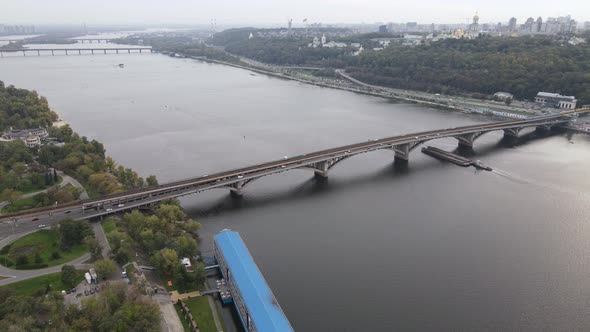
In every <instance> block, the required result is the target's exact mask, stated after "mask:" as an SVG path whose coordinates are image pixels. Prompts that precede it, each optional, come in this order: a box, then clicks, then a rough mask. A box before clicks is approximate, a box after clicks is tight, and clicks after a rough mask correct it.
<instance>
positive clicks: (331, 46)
mask: <svg viewBox="0 0 590 332" xmlns="http://www.w3.org/2000/svg"><path fill="white" fill-rule="evenodd" d="M346 46H348V45H346V43H339V42H335V41H329V42H327V43H324V45H323V47H327V48H334V47H336V48H342V47H346Z"/></svg>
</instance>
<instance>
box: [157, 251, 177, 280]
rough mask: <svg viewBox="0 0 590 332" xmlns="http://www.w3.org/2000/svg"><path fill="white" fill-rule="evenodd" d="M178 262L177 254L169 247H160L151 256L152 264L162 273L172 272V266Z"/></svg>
mask: <svg viewBox="0 0 590 332" xmlns="http://www.w3.org/2000/svg"><path fill="white" fill-rule="evenodd" d="M178 262H179V260H178V254H177V253H176V251H175V250H174V249H170V248H164V249H161V250H159V251H157V252H156V253H155V254H154V255H153V256H152V264H154V266H155V267H156V269H158V271H160V273H162V274H163V273H166V272H168V273H171V272H174V267H175V266H176V264H178Z"/></svg>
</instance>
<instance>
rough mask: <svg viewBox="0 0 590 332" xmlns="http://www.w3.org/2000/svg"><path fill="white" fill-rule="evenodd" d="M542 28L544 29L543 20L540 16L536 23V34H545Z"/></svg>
mask: <svg viewBox="0 0 590 332" xmlns="http://www.w3.org/2000/svg"><path fill="white" fill-rule="evenodd" d="M542 27H543V19H542V18H541V16H539V17H538V18H537V22H535V32H544V31H542V30H541V29H542Z"/></svg>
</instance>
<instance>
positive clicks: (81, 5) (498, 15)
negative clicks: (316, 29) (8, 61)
mask: <svg viewBox="0 0 590 332" xmlns="http://www.w3.org/2000/svg"><path fill="white" fill-rule="evenodd" d="M88 2H89V1H81V2H80V1H72V0H56V1H51V2H50V3H44V2H42V3H40V2H39V1H34V0H24V1H20V2H10V3H7V4H5V5H4V6H3V7H4V8H3V10H2V12H1V13H0V23H3V24H79V23H81V22H86V23H88V24H151V25H158V24H195V25H198V24H209V23H210V22H211V20H215V21H216V22H217V24H218V25H239V24H270V25H276V24H286V22H287V20H288V19H289V18H292V19H293V23H294V25H301V24H303V21H304V20H305V19H307V22H308V23H312V22H322V23H325V24H359V23H366V24H373V23H378V22H382V23H387V22H418V23H421V24H427V23H435V24H453V23H457V24H463V23H469V21H470V20H471V18H472V17H473V15H474V14H475V13H476V12H478V14H479V16H480V22H482V23H483V22H489V23H492V22H495V23H497V22H507V21H508V20H509V19H510V18H511V17H516V18H517V20H518V21H519V22H523V21H524V20H526V19H527V18H528V17H533V18H537V17H539V16H541V17H543V18H544V19H545V18H547V17H558V16H567V15H572V18H573V19H575V20H576V21H578V22H584V21H590V4H587V3H583V2H580V1H574V0H564V1H562V2H560V6H559V7H555V6H554V3H553V2H550V1H547V0H542V1H531V0H527V1H521V2H518V3H515V2H514V1H507V0H499V1H496V2H493V3H490V2H479V3H473V2H468V1H464V0H455V1H447V2H444V3H441V2H437V1H434V0H425V1H421V2H418V3H407V2H391V1H384V0H372V1H367V2H359V1H356V0H343V1H336V0H327V1H311V0H302V1H297V2H284V3H276V2H273V1H270V0H260V1H256V2H252V3H249V4H248V5H244V4H243V3H242V2H239V1H236V0H226V1H220V2H216V3H204V4H197V3H193V2H189V1H185V0H172V1H166V2H164V1H154V0H151V1H140V0H129V1H125V2H120V1H117V2H116V1H113V0H104V1H101V2H100V3H99V2H97V3H96V6H95V7H93V8H92V9H91V10H88V7H87V6H88V5H89V4H88ZM581 13H587V14H586V15H585V16H578V15H580V14H581Z"/></svg>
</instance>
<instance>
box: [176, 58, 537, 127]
mask: <svg viewBox="0 0 590 332" xmlns="http://www.w3.org/2000/svg"><path fill="white" fill-rule="evenodd" d="M181 56H182V57H184V58H189V59H194V60H200V61H204V62H209V63H216V64H221V65H226V66H231V67H235V68H240V69H245V70H250V71H253V72H256V73H259V74H264V75H268V76H272V77H277V78H283V79H288V80H293V81H297V82H300V83H305V84H310V85H315V86H319V87H325V88H331V89H337V90H345V91H349V92H353V93H359V94H364V95H370V96H374V97H380V98H386V99H390V100H398V101H404V102H409V103H417V104H422V105H426V106H430V107H435V108H443V109H446V110H450V111H460V112H469V113H479V114H484V115H492V116H496V117H500V118H506V119H515V118H520V117H523V116H534V115H541V114H542V113H541V112H540V111H536V110H533V109H527V108H523V107H518V108H516V107H509V106H507V105H502V104H499V103H498V104H489V103H485V102H483V101H475V100H467V99H465V98H461V97H457V96H440V95H437V94H429V93H426V92H419V91H409V90H401V89H393V88H387V87H382V86H376V85H371V84H367V83H364V82H361V81H359V80H357V79H354V78H353V77H351V76H350V75H347V74H346V73H345V72H344V70H339V69H337V70H335V72H336V74H337V75H339V76H340V77H342V78H343V79H345V80H346V81H348V82H350V83H351V84H345V82H344V81H342V80H334V79H328V78H318V77H314V76H312V75H309V74H305V73H304V72H303V71H297V70H296V69H293V68H289V67H284V68H283V67H273V66H270V65H263V66H261V67H257V66H255V65H254V63H255V62H253V61H244V60H243V59H242V58H241V57H240V58H239V59H240V61H242V62H243V63H244V65H240V64H236V63H232V62H227V61H223V60H217V59H211V58H207V57H204V56H191V55H186V54H182V55H181ZM275 68H276V69H275ZM451 97H452V98H451ZM502 113H504V114H502Z"/></svg>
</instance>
